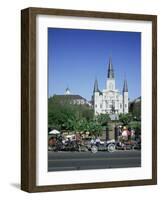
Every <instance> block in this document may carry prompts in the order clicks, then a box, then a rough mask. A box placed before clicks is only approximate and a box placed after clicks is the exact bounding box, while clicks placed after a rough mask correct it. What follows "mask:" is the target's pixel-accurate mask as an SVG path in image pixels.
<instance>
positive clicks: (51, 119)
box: [48, 96, 110, 136]
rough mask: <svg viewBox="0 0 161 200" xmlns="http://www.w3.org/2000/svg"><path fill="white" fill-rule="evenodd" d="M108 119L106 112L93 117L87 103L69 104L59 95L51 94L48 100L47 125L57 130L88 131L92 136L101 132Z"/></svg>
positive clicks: (92, 112) (92, 111)
mask: <svg viewBox="0 0 161 200" xmlns="http://www.w3.org/2000/svg"><path fill="white" fill-rule="evenodd" d="M109 120H110V118H109V115H108V114H100V115H98V116H97V117H94V110H93V109H92V108H91V107H89V106H88V105H76V104H70V101H63V102H62V100H61V98H59V96H53V97H51V98H49V100H48V126H49V128H57V129H58V130H60V131H61V130H66V131H74V132H80V133H85V132H89V133H90V134H91V135H93V136H100V135H101V134H102V130H103V126H107V124H108V121H109Z"/></svg>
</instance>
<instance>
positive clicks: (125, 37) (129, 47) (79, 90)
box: [48, 28, 141, 100]
mask: <svg viewBox="0 0 161 200" xmlns="http://www.w3.org/2000/svg"><path fill="white" fill-rule="evenodd" d="M110 56H111V58H112V63H113V67H114V73H115V80H116V88H117V89H119V90H120V91H122V88H123V81H124V78H125V77H126V79H127V82H128V89H129V98H130V100H132V99H134V98H136V97H138V96H141V91H140V90H141V33H138V32H120V31H100V30H79V29H60V28H48V94H49V96H52V95H53V94H64V92H65V89H66V87H69V88H70V90H71V93H72V94H79V95H81V96H83V97H85V98H86V99H87V100H90V99H91V95H92V92H93V86H94V80H95V78H97V80H98V85H99V89H100V90H102V89H105V86H106V78H107V69H108V62H109V57H110Z"/></svg>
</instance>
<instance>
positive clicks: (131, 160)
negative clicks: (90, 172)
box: [48, 150, 141, 171]
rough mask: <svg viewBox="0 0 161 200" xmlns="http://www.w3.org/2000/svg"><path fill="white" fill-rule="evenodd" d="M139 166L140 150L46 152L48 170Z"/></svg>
mask: <svg viewBox="0 0 161 200" xmlns="http://www.w3.org/2000/svg"><path fill="white" fill-rule="evenodd" d="M140 166H141V152H140V151H137V150H136V151H121V150H120V151H116V152H113V153H109V152H100V151H99V152H97V153H95V154H93V153H91V152H51V151H49V152H48V171H66V170H84V169H107V168H127V167H140Z"/></svg>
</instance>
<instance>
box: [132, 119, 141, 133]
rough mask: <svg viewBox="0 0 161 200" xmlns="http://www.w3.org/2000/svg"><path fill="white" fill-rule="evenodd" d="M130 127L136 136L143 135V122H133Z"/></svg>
mask: <svg viewBox="0 0 161 200" xmlns="http://www.w3.org/2000/svg"><path fill="white" fill-rule="evenodd" d="M129 127H130V128H132V129H133V130H135V133H136V135H139V134H141V122H140V121H131V122H130V123H129Z"/></svg>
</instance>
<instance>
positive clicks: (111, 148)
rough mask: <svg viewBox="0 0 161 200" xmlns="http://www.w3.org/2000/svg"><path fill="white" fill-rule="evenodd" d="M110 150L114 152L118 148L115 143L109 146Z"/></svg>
mask: <svg viewBox="0 0 161 200" xmlns="http://www.w3.org/2000/svg"><path fill="white" fill-rule="evenodd" d="M107 150H108V152H110V153H111V152H114V151H115V150H116V147H115V144H113V143H111V144H109V145H108V146H107Z"/></svg>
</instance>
